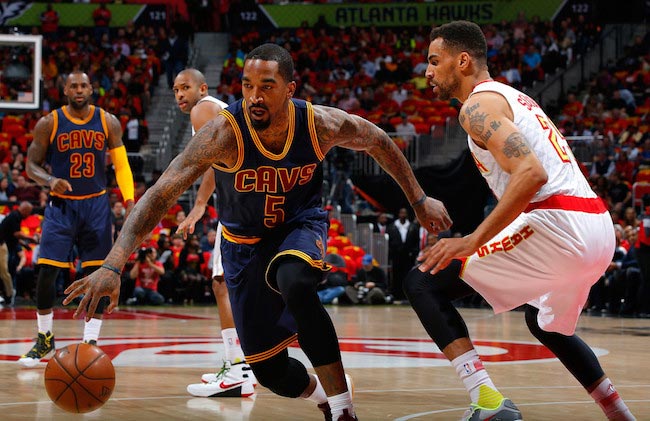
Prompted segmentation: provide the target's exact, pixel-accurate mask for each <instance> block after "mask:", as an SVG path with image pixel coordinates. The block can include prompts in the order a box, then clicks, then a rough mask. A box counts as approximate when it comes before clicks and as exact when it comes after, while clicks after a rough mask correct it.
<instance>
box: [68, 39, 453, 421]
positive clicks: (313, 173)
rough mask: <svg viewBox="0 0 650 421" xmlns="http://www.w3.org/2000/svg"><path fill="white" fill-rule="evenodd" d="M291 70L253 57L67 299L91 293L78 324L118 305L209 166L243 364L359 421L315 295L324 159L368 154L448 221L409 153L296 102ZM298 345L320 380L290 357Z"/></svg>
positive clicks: (440, 222) (362, 127) (357, 123)
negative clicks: (230, 98)
mask: <svg viewBox="0 0 650 421" xmlns="http://www.w3.org/2000/svg"><path fill="white" fill-rule="evenodd" d="M293 74H294V69H293V62H292V59H291V55H290V54H289V52H288V51H287V50H285V49H284V48H282V47H280V46H278V45H275V44H264V45H262V46H260V47H257V48H255V49H254V50H253V51H251V52H250V53H249V54H248V55H247V56H246V60H245V63H244V69H243V74H242V89H243V90H242V93H243V99H242V100H240V101H238V102H235V103H233V104H231V105H230V106H229V107H228V108H226V109H225V110H224V111H222V112H221V113H220V114H219V116H218V117H217V118H214V119H212V120H210V121H209V122H208V123H206V124H205V125H204V126H203V128H201V130H199V131H198V132H197V134H196V135H195V136H194V137H193V138H192V140H191V141H190V142H189V144H188V145H187V147H186V148H185V150H184V151H183V152H182V153H181V154H179V155H178V156H177V157H176V158H175V159H174V160H173V161H172V162H171V163H170V165H169V167H168V168H167V170H166V171H165V172H164V174H163V175H162V176H161V177H160V179H159V180H158V182H156V184H155V185H154V186H153V187H151V188H150V189H149V190H148V191H147V192H146V193H145V195H144V196H143V197H142V199H140V201H139V202H138V205H137V206H136V207H135V208H134V210H133V215H132V216H131V217H130V218H129V219H128V220H127V221H126V224H125V225H124V228H123V229H122V232H121V233H120V236H119V237H118V239H117V241H116V244H115V245H114V246H113V249H112V250H111V252H110V253H109V255H108V257H107V258H106V263H105V264H104V269H101V270H98V271H96V272H94V273H93V274H91V275H90V276H89V277H87V278H84V279H82V280H79V281H77V282H75V283H74V284H73V285H71V286H70V287H69V288H67V289H66V293H67V294H69V295H68V296H67V297H66V299H65V301H64V302H65V303H68V302H70V301H71V300H72V299H74V298H75V297H77V296H79V295H81V294H85V295H84V298H83V299H82V301H81V303H80V305H79V307H78V309H77V312H76V313H75V317H79V316H80V315H81V314H83V313H84V312H85V313H86V318H88V317H91V316H92V315H93V314H94V313H95V308H96V306H97V304H98V302H99V299H100V297H102V296H107V295H108V296H110V297H111V304H110V306H109V311H110V310H111V309H113V308H114V307H115V305H116V304H117V299H118V297H119V287H120V285H119V284H120V282H119V276H118V273H119V272H120V271H121V268H122V266H123V265H124V264H125V262H126V261H127V259H128V255H129V254H130V253H131V251H132V250H133V249H134V247H135V246H136V245H137V244H139V242H140V241H141V240H142V239H143V238H144V236H145V235H146V234H147V233H148V232H149V231H150V230H151V229H152V228H153V227H154V226H155V224H156V223H157V222H158V221H159V220H160V218H161V217H162V215H163V213H164V211H165V210H166V209H168V208H169V207H170V206H171V205H172V204H173V203H175V201H176V199H177V198H178V197H179V196H180V195H181V194H182V193H183V192H184V191H185V190H187V188H189V187H190V186H191V184H192V182H194V180H196V179H197V178H199V177H200V176H201V175H202V174H204V173H205V171H206V170H207V169H208V168H210V166H212V167H213V168H215V169H217V170H218V171H217V172H216V178H217V179H216V185H217V208H218V212H219V216H220V218H221V223H222V224H223V239H222V242H221V252H222V256H223V265H224V277H225V280H226V283H227V285H228V292H229V295H230V301H231V304H232V310H233V315H234V318H235V324H236V326H237V332H238V333H239V338H240V340H241V345H242V349H243V350H244V353H245V356H246V361H247V362H248V363H249V364H250V365H251V367H252V368H253V372H254V373H255V376H256V377H257V380H258V381H259V383H260V384H262V385H263V386H266V387H267V388H269V389H270V390H272V391H273V392H274V393H276V394H278V395H281V396H286V397H292V398H297V397H303V398H306V399H309V400H312V401H314V402H316V403H317V404H318V405H319V408H320V409H321V410H322V411H323V412H324V414H325V418H326V419H332V420H353V419H356V416H355V412H354V408H353V405H352V398H351V394H350V393H349V389H348V385H347V382H346V376H345V373H344V370H343V365H342V363H341V354H340V350H339V344H338V339H337V336H336V331H335V330H334V326H333V324H332V321H331V319H330V317H329V315H328V314H327V312H326V311H325V309H324V307H323V305H322V304H321V303H320V300H319V299H318V294H317V293H316V286H317V284H318V283H319V282H320V281H321V280H322V277H323V273H324V272H325V271H327V270H329V267H328V266H327V264H326V263H325V262H324V260H323V259H324V256H325V246H326V239H327V213H326V212H325V211H324V210H323V209H321V191H322V182H323V171H322V161H323V159H324V156H325V154H326V153H327V152H328V151H329V150H331V149H332V148H333V147H335V146H341V147H345V148H349V149H353V150H357V151H364V152H367V153H369V154H370V155H371V156H372V157H373V158H374V159H375V160H377V162H379V164H380V165H381V166H382V167H383V168H384V169H385V170H386V171H387V172H388V173H389V174H390V175H391V176H392V177H393V178H394V179H395V180H396V182H397V183H398V184H399V185H400V187H401V188H402V190H403V192H404V193H405V195H406V197H407V198H408V200H409V201H410V203H411V204H412V206H413V208H414V210H415V212H416V215H417V217H418V219H419V221H420V223H421V224H422V225H424V226H430V227H432V230H433V231H438V230H444V229H446V228H447V227H449V225H450V224H451V220H450V218H449V216H448V214H447V211H446V210H445V208H444V206H443V205H442V203H441V202H440V201H437V200H434V199H432V198H428V197H427V196H426V195H425V194H424V192H423V190H422V187H421V186H420V184H419V183H418V182H417V180H416V179H415V176H414V174H413V171H412V169H411V167H410V165H409V163H408V161H407V160H406V158H405V157H404V154H402V153H401V151H400V150H399V149H398V148H397V147H396V146H395V144H394V143H393V142H392V141H391V139H390V138H389V137H388V136H387V135H386V133H385V132H384V131H383V130H381V129H380V128H378V127H377V126H376V125H374V124H373V123H371V122H369V121H367V120H364V119H362V118H360V117H358V116H354V115H350V114H347V113H346V112H344V111H342V110H339V109H335V108H330V107H325V106H316V105H311V104H310V103H307V102H305V101H301V100H296V99H293V98H292V97H293V95H294V92H295V90H296V82H294V81H293ZM296 339H298V341H299V343H300V346H301V347H302V349H303V351H304V352H305V354H306V355H307V357H308V358H309V360H310V362H311V363H312V365H313V366H314V369H315V371H316V375H313V374H311V375H310V374H308V372H307V370H306V369H305V366H304V365H303V364H302V363H300V362H299V361H298V360H296V359H294V358H291V357H289V354H288V351H287V347H288V346H289V345H290V344H291V343H292V342H294V341H295V340H296Z"/></svg>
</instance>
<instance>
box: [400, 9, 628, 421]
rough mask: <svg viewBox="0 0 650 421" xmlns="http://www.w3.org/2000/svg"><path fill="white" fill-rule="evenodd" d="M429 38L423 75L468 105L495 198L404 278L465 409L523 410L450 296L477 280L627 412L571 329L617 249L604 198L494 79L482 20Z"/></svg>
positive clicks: (520, 98)
mask: <svg viewBox="0 0 650 421" xmlns="http://www.w3.org/2000/svg"><path fill="white" fill-rule="evenodd" d="M430 40H431V42H430V44H429V54H428V58H427V61H428V63H429V65H428V67H427V70H426V78H427V80H428V82H429V84H430V85H431V86H432V87H433V91H434V93H436V94H438V95H439V97H440V99H443V100H447V99H450V98H457V99H458V100H459V101H461V102H462V103H463V106H462V108H461V110H460V114H459V118H458V119H459V121H460V123H461V125H462V126H463V128H464V129H465V131H466V132H467V133H468V144H469V148H470V151H471V152H472V155H473V157H474V161H475V162H476V165H477V167H478V169H479V171H480V172H481V174H482V175H483V177H484V178H485V180H486V181H487V183H488V185H489V186H490V188H491V189H492V191H493V192H494V194H495V196H496V197H497V198H498V200H499V201H498V204H497V206H496V207H495V208H494V210H492V212H491V213H490V214H489V215H488V216H487V217H486V218H485V220H484V221H483V222H482V223H481V224H479V226H478V227H477V228H476V230H475V231H474V232H472V233H470V234H468V235H466V236H464V237H462V238H444V239H441V240H439V241H438V242H437V243H436V244H434V245H433V246H432V247H431V248H429V249H428V250H427V251H425V252H423V255H422V256H421V257H420V258H419V260H420V261H421V262H422V264H421V265H420V267H419V268H416V269H412V270H411V272H410V273H409V275H408V276H407V277H406V280H405V282H404V290H405V292H406V293H407V296H408V298H409V301H410V303H411V305H412V306H413V308H414V309H415V311H416V313H417V314H418V316H419V318H420V320H421V322H422V324H423V325H424V327H425V329H426V331H427V332H428V333H429V335H430V336H431V338H432V339H433V340H434V342H435V344H436V345H437V346H438V347H439V348H440V349H441V350H442V352H443V353H444V354H445V356H446V357H447V358H448V359H449V360H450V361H451V364H452V366H453V367H454V368H455V369H456V372H457V373H458V375H459V377H460V378H461V380H462V381H463V384H464V385H465V388H466V389H467V391H468V393H469V395H470V399H471V406H470V408H469V409H468V411H467V412H466V414H465V415H464V417H463V418H462V419H463V420H469V421H480V420H497V419H498V420H502V421H512V420H521V419H522V414H521V412H520V411H519V409H517V407H516V406H515V405H514V404H513V403H512V402H511V401H510V400H509V399H507V398H505V397H504V396H503V395H501V393H500V392H499V391H498V389H497V388H496V387H495V385H494V383H493V382H492V380H491V378H490V376H489V375H488V373H487V371H486V370H485V368H484V366H483V363H482V361H481V359H480V357H479V355H478V353H477V352H476V349H475V348H474V346H473V344H472V342H471V340H470V338H469V334H468V330H467V326H466V325H465V323H464V321H463V319H462V317H461V316H460V314H459V313H458V311H456V309H455V308H454V306H453V304H452V301H453V300H455V299H457V298H460V297H463V296H466V295H469V294H471V293H473V292H474V290H475V291H477V292H479V293H480V294H481V295H482V296H483V298H485V299H486V300H487V301H488V302H489V303H490V305H492V307H493V309H494V311H495V312H496V313H500V312H504V311H508V310H511V309H514V308H516V307H519V306H524V308H525V319H526V324H527V325H528V328H529V330H530V332H531V333H532V334H533V335H534V336H535V337H536V338H537V339H538V340H539V341H540V342H541V343H543V344H544V345H545V346H546V347H548V348H549V349H550V350H551V351H552V352H553V353H554V354H555V355H556V356H557V357H558V359H559V360H560V361H561V362H562V364H564V365H565V366H566V368H567V369H568V370H569V371H570V372H571V374H573V376H574V377H575V378H576V379H577V380H578V381H579V382H580V384H582V386H583V387H584V388H585V389H586V390H587V392H588V393H589V394H590V395H591V397H592V398H593V399H594V400H595V401H596V402H597V403H598V405H599V406H600V407H601V409H602V410H603V412H604V414H605V416H607V418H608V419H610V420H620V421H629V420H634V416H633V415H632V414H631V413H630V410H629V409H628V408H627V406H626V404H625V403H624V402H623V400H622V399H621V397H620V396H619V395H618V393H617V392H616V390H615V389H614V386H613V385H612V382H611V381H610V380H609V379H608V378H607V376H606V375H605V373H604V371H603V369H602V368H601V366H600V364H599V362H598V359H597V358H596V355H595V354H594V352H593V351H592V350H591V348H589V346H587V345H586V344H585V343H584V342H583V341H582V340H581V339H580V338H579V337H578V336H577V335H576V334H575V329H576V325H577V323H578V317H579V316H580V313H581V311H582V306H583V305H584V304H585V301H586V300H587V296H588V294H589V290H590V288H591V286H592V285H593V284H594V283H595V282H596V281H597V280H598V278H599V277H600V276H601V275H602V274H603V273H604V272H605V270H606V268H607V267H608V266H609V264H610V262H611V259H612V255H613V254H614V246H615V241H614V229H613V225H612V219H611V217H610V215H609V213H608V212H607V209H606V207H605V205H604V204H603V202H602V200H601V199H600V198H599V197H597V196H596V194H595V193H594V192H593V190H592V189H591V187H590V186H589V183H588V182H587V180H586V179H585V178H584V176H583V175H582V171H581V170H580V167H579V166H578V163H577V162H576V160H575V158H574V157H573V154H572V153H571V149H570V148H569V145H568V144H567V142H566V140H565V139H564V138H563V137H562V135H561V134H560V132H559V131H558V130H557V128H556V127H555V125H554V124H553V122H552V121H551V120H550V119H549V118H548V116H547V115H546V114H545V113H544V111H543V110H542V109H541V108H540V107H539V106H538V105H537V104H536V103H535V101H533V100H532V99H531V98H530V97H528V96H527V95H525V94H524V93H522V92H520V91H518V90H516V89H514V88H512V87H510V86H507V85H504V84H502V83H499V82H495V81H494V80H492V78H491V77H490V74H489V72H488V65H487V47H486V41H485V37H484V35H483V32H482V31H481V28H480V27H479V26H478V25H476V24H475V23H472V22H466V21H455V22H451V23H448V24H445V25H441V26H438V27H436V28H434V29H433V30H432V31H431V36H430ZM549 408H551V409H550V410H549V418H554V417H555V416H554V414H553V410H552V407H549ZM576 418H584V417H581V416H577V417H576Z"/></svg>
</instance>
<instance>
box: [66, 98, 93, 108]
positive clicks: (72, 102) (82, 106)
mask: <svg viewBox="0 0 650 421" xmlns="http://www.w3.org/2000/svg"><path fill="white" fill-rule="evenodd" d="M88 102H89V101H88V99H86V100H85V101H84V102H82V103H81V104H79V103H77V102H76V101H71V100H70V101H68V105H69V106H70V107H72V108H74V109H75V110H83V109H84V108H86V106H87V105H88Z"/></svg>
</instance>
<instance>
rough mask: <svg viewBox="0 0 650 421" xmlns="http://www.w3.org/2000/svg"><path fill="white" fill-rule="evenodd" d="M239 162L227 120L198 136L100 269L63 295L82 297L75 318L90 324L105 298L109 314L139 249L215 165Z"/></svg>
mask: <svg viewBox="0 0 650 421" xmlns="http://www.w3.org/2000/svg"><path fill="white" fill-rule="evenodd" d="M236 159H237V145H236V140H235V136H234V134H233V132H232V129H231V127H230V125H229V124H228V123H227V122H226V120H225V119H224V118H217V119H215V120H212V121H211V122H210V123H208V124H206V125H205V126H204V127H203V128H202V129H201V130H199V132H198V133H197V134H196V135H195V136H194V137H192V139H191V140H190V142H189V143H188V145H187V147H186V148H185V150H184V151H183V152H181V153H180V154H179V155H178V156H177V157H176V158H175V159H174V160H173V161H172V162H171V163H170V164H169V167H167V169H166V170H165V172H164V173H163V174H162V175H161V176H160V179H158V181H157V182H156V184H154V185H153V186H152V187H150V188H149V189H148V190H147V192H146V193H145V194H144V195H143V196H142V198H141V199H140V200H139V201H138V203H137V204H136V206H135V207H134V208H133V212H132V213H131V216H129V218H128V219H127V220H126V221H125V223H124V226H123V227H122V231H121V232H120V235H119V237H118V238H117V240H116V242H115V244H114V245H113V248H112V249H111V251H110V252H109V254H108V256H107V257H106V259H105V261H104V264H103V265H102V267H101V268H100V269H99V270H96V271H95V272H93V273H92V274H91V275H89V276H87V277H85V278H83V279H80V280H78V281H76V282H74V283H73V284H72V285H70V286H69V287H68V288H67V289H66V290H65V293H66V294H68V296H67V297H66V299H65V300H64V304H67V303H69V302H70V301H72V300H73V299H74V298H75V297H78V296H80V295H82V294H84V297H83V299H82V300H81V303H80V305H79V308H77V311H76V312H75V317H79V316H80V315H81V314H83V313H84V312H86V319H87V320H88V319H90V317H92V316H93V315H94V313H95V310H96V308H97V304H98V303H99V299H100V298H101V297H102V296H110V297H111V304H110V305H109V307H108V311H109V312H111V311H112V310H113V309H114V308H115V306H116V305H117V302H118V298H119V289H120V276H119V275H120V273H121V271H122V267H123V266H124V264H125V263H126V261H127V260H128V258H129V255H130V254H131V252H132V251H133V250H134V249H135V247H136V246H137V245H138V244H140V243H141V242H142V241H143V239H144V237H145V236H146V235H147V233H149V232H150V231H151V230H152V229H153V228H154V227H155V225H156V224H157V223H158V222H159V221H160V219H161V218H162V217H163V215H164V213H165V212H166V211H167V209H169V208H170V207H171V206H172V205H173V204H174V203H176V201H177V199H178V197H179V196H180V195H181V194H182V193H183V192H184V191H185V190H187V189H188V188H189V186H190V185H191V184H192V183H193V182H194V181H195V180H196V179H197V178H199V176H200V175H201V174H203V173H205V171H206V170H207V169H208V168H209V167H210V165H211V164H212V163H215V162H216V163H220V164H222V165H224V166H232V165H233V164H234V162H235V161H236Z"/></svg>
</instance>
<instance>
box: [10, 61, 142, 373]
mask: <svg viewBox="0 0 650 421" xmlns="http://www.w3.org/2000/svg"><path fill="white" fill-rule="evenodd" d="M92 92H93V89H92V85H91V84H90V79H89V78H88V75H87V74H85V73H82V72H73V73H70V74H69V75H68V77H67V79H66V82H65V87H64V94H65V95H66V97H67V98H68V105H67V106H63V107H61V108H59V109H56V110H54V111H52V112H51V113H50V114H48V115H46V116H44V117H42V118H41V119H40V120H39V121H38V122H37V123H36V126H35V127H34V140H33V142H32V143H31V145H30V146H29V149H28V151H27V167H26V169H27V174H28V175H29V177H30V178H31V179H32V180H34V181H36V182H37V183H38V184H40V185H42V186H46V187H49V189H50V201H49V203H48V205H47V207H46V208H45V217H44V219H43V224H42V231H43V234H42V237H41V244H40V248H39V256H38V264H39V265H40V270H39V273H38V279H37V284H36V305H37V309H38V311H37V320H38V337H37V340H36V344H35V345H34V346H33V347H32V349H31V350H30V351H29V352H27V353H26V354H25V355H23V356H22V357H21V358H20V359H19V360H18V362H19V364H21V365H23V366H26V367H33V366H35V365H36V364H38V363H39V362H40V360H41V358H43V357H45V356H46V355H47V354H49V353H50V352H52V351H53V350H54V349H55V347H54V335H53V334H52V331H53V329H52V324H53V322H52V319H53V313H52V306H53V304H54V298H55V291H54V285H55V281H56V278H57V276H58V274H59V271H60V269H62V268H72V265H73V262H74V257H75V256H74V255H73V248H74V246H76V248H77V252H78V253H79V258H80V259H81V267H82V269H83V272H84V274H89V273H91V272H92V271H94V270H96V269H97V268H98V267H99V266H100V265H101V264H102V263H103V262H104V258H105V257H106V254H107V253H108V252H109V250H110V249H111V245H112V243H113V237H112V233H111V229H112V226H111V216H110V206H109V201H108V194H107V193H106V173H105V163H106V151H108V152H109V154H110V156H111V160H112V162H113V165H114V166H115V175H116V178H117V183H118V185H119V187H120V190H121V192H122V197H123V198H124V200H125V202H126V209H127V215H128V212H130V211H131V209H132V208H133V192H134V187H133V175H132V173H131V168H130V166H129V162H128V160H127V156H126V149H125V148H124V145H123V144H122V127H121V125H120V122H119V121H118V119H117V118H116V117H115V116H114V115H112V114H110V113H107V112H106V111H104V110H102V109H101V108H99V107H95V106H94V105H91V104H90V96H91V94H92ZM45 166H48V167H49V168H50V171H51V172H50V171H48V170H47V169H46V168H45ZM102 301H104V300H102ZM106 301H107V300H106ZM102 308H103V306H101V307H100V308H99V309H98V311H97V315H96V316H95V317H94V318H91V319H89V320H87V321H86V324H85V326H84V334H83V341H84V342H89V343H92V344H96V343H97V338H98V336H99V331H100V329H101V323H102V320H101V317H102V311H101V310H102Z"/></svg>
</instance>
